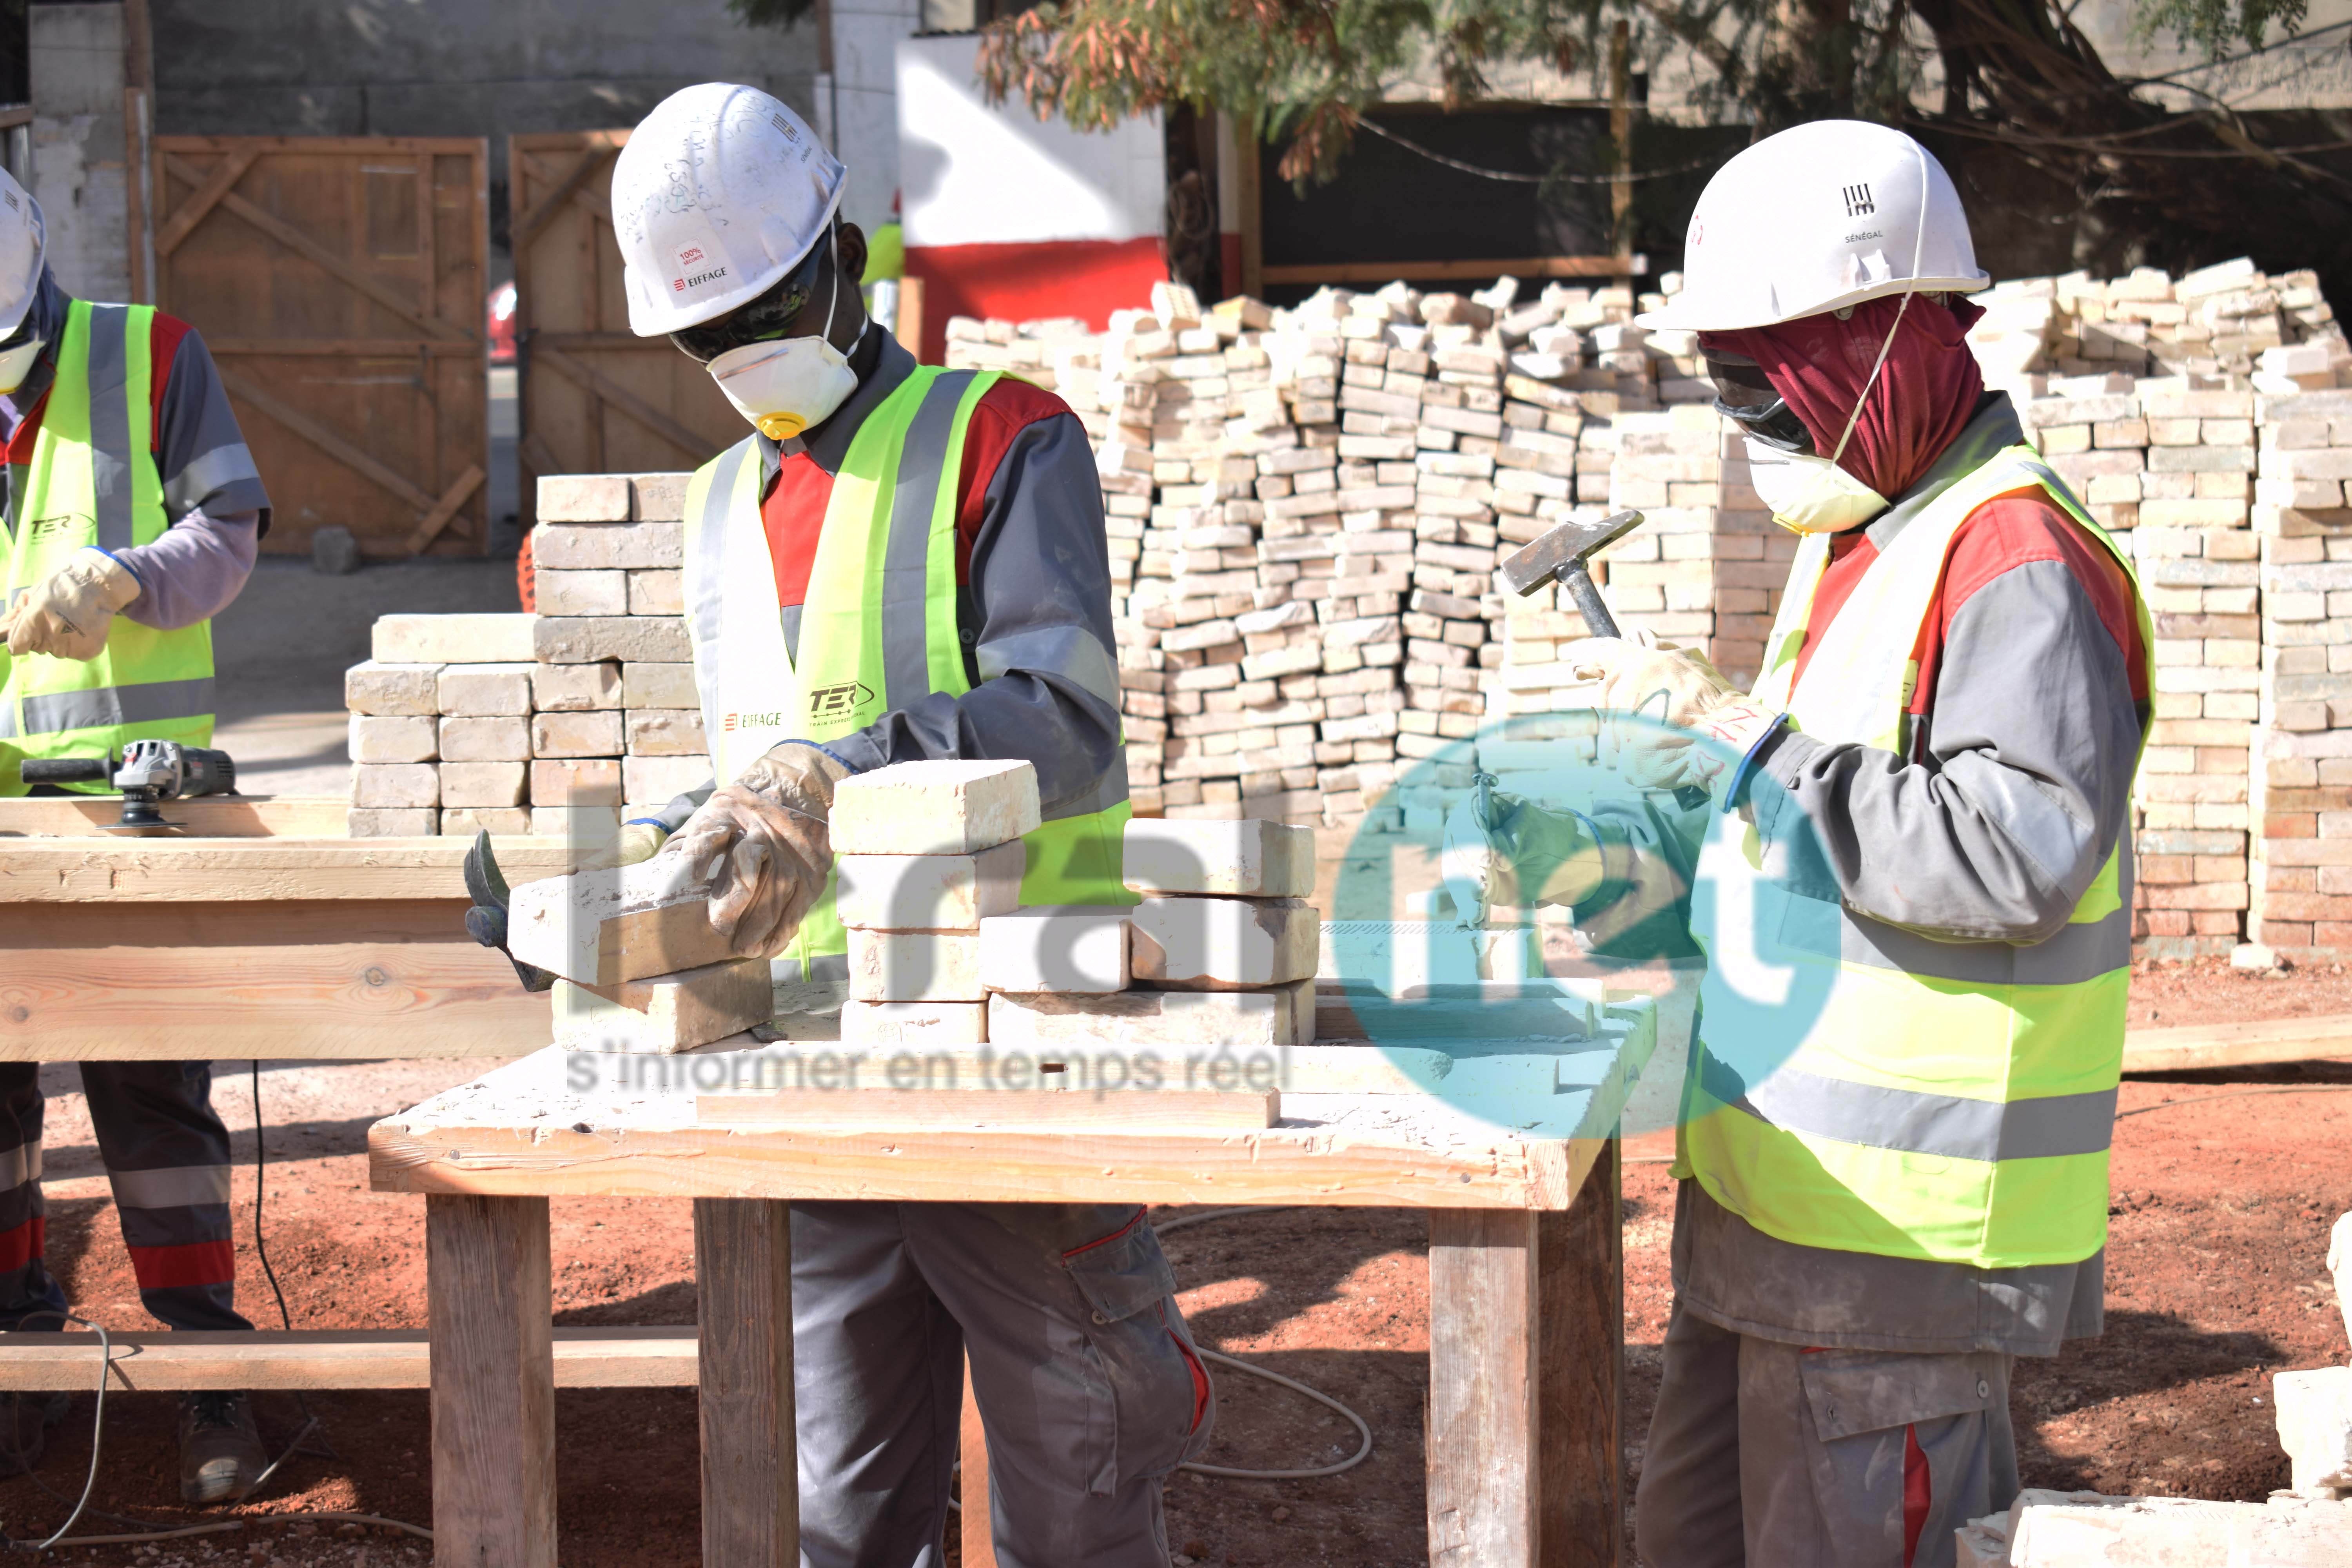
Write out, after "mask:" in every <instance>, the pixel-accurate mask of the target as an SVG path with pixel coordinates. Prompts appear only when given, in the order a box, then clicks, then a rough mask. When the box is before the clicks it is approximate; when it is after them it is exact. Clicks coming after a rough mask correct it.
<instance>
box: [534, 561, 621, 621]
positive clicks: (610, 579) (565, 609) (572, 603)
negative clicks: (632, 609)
mask: <svg viewBox="0 0 2352 1568" xmlns="http://www.w3.org/2000/svg"><path fill="white" fill-rule="evenodd" d="M532 593H533V594H534V595H535V599H536V603H537V605H538V608H539V613H540V614H541V615H542V616H625V615H627V614H628V613H629V574H627V573H626V572H622V571H618V570H614V571H608V572H550V571H547V570H545V569H543V568H542V569H541V571H540V572H539V573H538V574H537V577H536V580H535V582H534V583H533V585H532Z"/></svg>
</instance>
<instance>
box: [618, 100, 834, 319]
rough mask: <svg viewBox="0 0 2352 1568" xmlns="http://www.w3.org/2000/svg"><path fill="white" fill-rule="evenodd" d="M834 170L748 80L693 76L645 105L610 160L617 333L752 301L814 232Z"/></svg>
mask: <svg viewBox="0 0 2352 1568" xmlns="http://www.w3.org/2000/svg"><path fill="white" fill-rule="evenodd" d="M843 174H844V170H843V168H842V165H841V161H840V160H839V159H837V158H835V156H834V155H833V154H832V153H829V152H827V151H826V150H825V147H824V143H823V142H819V141H818V140H817V136H816V132H814V131H812V130H810V129H809V127H808V123H807V121H803V119H801V117H800V116H799V115H797V114H795V113H793V111H792V110H790V109H788V108H786V107H785V106H784V105H783V104H782V103H780V102H778V101H777V100H775V99H773V98H772V97H770V96H769V95H768V94H766V93H764V92H761V91H760V90H759V89H757V88H749V87H736V86H732V85H730V84H728V83H725V82H705V83H703V84H702V85H701V86H699V87H689V88H685V89H680V90H679V91H677V92H674V93H672V94H670V95H669V97H667V98H666V99H664V100H662V101H661V102H659V103H657V104H656V105H655V106H654V110H653V112H652V113H650V114H648V115H646V118H645V119H644V121H642V122H640V123H639V124H638V126H637V128H636V129H635V131H633V132H630V133H629V140H628V143H627V145H625V146H624V147H623V148H622V149H621V153H620V156H619V157H618V158H617V159H616V160H615V161H614V164H613V232H614V237H616V238H617V239H618V240H619V241H620V246H621V257H622V260H623V263H624V267H623V286H624V291H625V293H626V294H627V295H628V300H629V330H630V331H634V332H635V333H636V334H637V335H638V336H639V337H645V338H649V337H655V336H658V335H659V334H661V333H664V332H675V331H680V330H682V329H684V328H687V327H694V326H699V325H701V324H702V323H703V322H705V321H716V320H717V319H718V318H719V317H721V316H723V315H726V314H727V313H728V312H729V311H730V310H734V309H736V308H737V307H738V306H740V305H743V304H747V303H749V302H750V301H751V300H756V299H758V298H759V297H760V296H761V294H762V293H764V292H766V291H767V289H769V288H770V287H771V286H772V285H773V284H774V283H775V282H776V280H777V279H781V278H782V277H784V276H785V275H786V274H787V273H789V272H791V271H792V270H793V268H795V267H797V266H799V265H800V263H801V262H802V261H803V259H804V258H806V257H807V255H808V253H809V249H810V247H813V246H814V245H815V244H816V243H817V242H818V241H819V240H820V239H822V238H824V234H825V230H826V227H827V226H829V225H830V224H831V223H832V221H833V216H834V213H835V209H836V208H838V207H839V206H840V205H841V189H842V180H843Z"/></svg>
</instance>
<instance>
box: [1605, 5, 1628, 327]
mask: <svg viewBox="0 0 2352 1568" xmlns="http://www.w3.org/2000/svg"><path fill="white" fill-rule="evenodd" d="M1632 57H1633V46H1632V43H1631V35H1630V31H1629V29H1628V28H1627V26H1626V24H1625V23H1623V22H1622V21H1621V22H1616V23H1612V25H1611V26H1610V28H1609V140H1610V141H1611V142H1613V143H1615V145H1616V149H1617V169H1616V172H1617V173H1618V174H1632V173H1633V80H1632V77H1631V75H1630V70H1631V63H1632ZM1609 243H1610V244H1611V245H1612V246H1613V247H1615V248H1616V252H1617V254H1618V255H1619V256H1621V257H1631V256H1632V254H1633V183H1632V182H1631V181H1629V180H1622V179H1621V180H1618V181H1616V182H1615V183H1613V184H1611V185H1610V187H1609ZM1617 281H1618V282H1620V283H1622V284H1624V285H1626V286H1627V287H1631V286H1632V284H1633V278H1632V277H1631V276H1630V274H1628V273H1626V272H1622V271H1621V272H1620V273H1618V274H1617Z"/></svg>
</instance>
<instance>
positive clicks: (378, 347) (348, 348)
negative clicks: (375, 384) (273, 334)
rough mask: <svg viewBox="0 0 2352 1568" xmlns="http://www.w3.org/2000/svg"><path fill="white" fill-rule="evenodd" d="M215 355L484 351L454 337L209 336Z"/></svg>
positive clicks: (393, 355) (463, 354) (441, 355)
mask: <svg viewBox="0 0 2352 1568" xmlns="http://www.w3.org/2000/svg"><path fill="white" fill-rule="evenodd" d="M205 347H206V348H208V349H210V350H212V351H213V354H214V357H215V358H219V357H221V356H223V355H245V354H266V355H271V356H283V357H289V358H304V357H308V358H333V359H399V360H414V359H415V358H416V356H417V355H418V354H427V355H430V356H432V357H433V358H436V359H446V358H470V357H472V356H474V355H476V354H478V353H481V352H482V346H481V345H480V344H479V343H469V342H458V341H457V339H454V338H227V337H224V338H206V339H205Z"/></svg>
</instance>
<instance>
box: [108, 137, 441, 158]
mask: <svg viewBox="0 0 2352 1568" xmlns="http://www.w3.org/2000/svg"><path fill="white" fill-rule="evenodd" d="M155 147H156V150H157V151H158V152H161V153H167V154H168V153H195V154H196V155H197V156H199V157H202V156H205V155H207V154H210V153H227V152H234V151H236V149H238V148H240V147H258V148H259V149H261V151H263V152H264V153H360V154H368V153H393V154H399V153H444V154H455V153H466V154H478V153H481V152H482V151H483V150H484V143H483V141H482V138H480V137H478V136H158V137H157V138H155Z"/></svg>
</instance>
